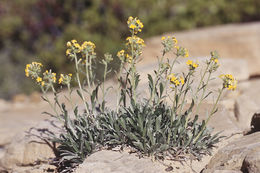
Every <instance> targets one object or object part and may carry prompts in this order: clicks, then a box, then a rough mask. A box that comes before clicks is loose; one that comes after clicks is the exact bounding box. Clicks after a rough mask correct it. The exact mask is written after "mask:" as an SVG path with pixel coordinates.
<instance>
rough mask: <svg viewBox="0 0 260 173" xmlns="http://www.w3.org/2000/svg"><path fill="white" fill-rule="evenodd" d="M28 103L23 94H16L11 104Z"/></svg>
mask: <svg viewBox="0 0 260 173" xmlns="http://www.w3.org/2000/svg"><path fill="white" fill-rule="evenodd" d="M26 101H28V97H27V96H26V95H25V94H17V95H15V96H13V98H12V102H14V103H17V102H26Z"/></svg>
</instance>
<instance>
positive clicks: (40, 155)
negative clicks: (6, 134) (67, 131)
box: [0, 121, 59, 170]
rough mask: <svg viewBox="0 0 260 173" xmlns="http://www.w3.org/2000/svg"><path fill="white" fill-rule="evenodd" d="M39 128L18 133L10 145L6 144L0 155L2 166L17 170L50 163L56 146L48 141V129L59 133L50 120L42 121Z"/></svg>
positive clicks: (0, 164) (0, 165)
mask: <svg viewBox="0 0 260 173" xmlns="http://www.w3.org/2000/svg"><path fill="white" fill-rule="evenodd" d="M36 127H37V128H33V129H30V130H28V131H25V132H23V131H22V132H20V133H18V134H17V135H16V136H15V137H14V138H13V139H12V141H11V143H10V144H9V145H6V146H5V148H4V151H3V153H2V157H0V167H2V168H4V169H6V170H15V169H17V167H26V166H35V165H40V164H41V163H48V162H49V161H50V159H52V158H54V157H55V154H54V150H53V149H54V148H53V147H54V146H53V144H52V143H46V142H45V141H44V137H46V132H47V131H52V132H54V134H59V130H58V129H56V128H54V127H53V126H52V125H51V124H50V121H43V122H40V123H39V124H38V125H37V126H36Z"/></svg>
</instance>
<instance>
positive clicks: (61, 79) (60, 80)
mask: <svg viewBox="0 0 260 173" xmlns="http://www.w3.org/2000/svg"><path fill="white" fill-rule="evenodd" d="M63 78H64V76H63V74H61V75H60V78H59V84H61V83H62V82H63Z"/></svg>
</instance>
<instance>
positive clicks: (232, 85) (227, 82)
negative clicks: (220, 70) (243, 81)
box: [219, 74, 237, 90]
mask: <svg viewBox="0 0 260 173" xmlns="http://www.w3.org/2000/svg"><path fill="white" fill-rule="evenodd" d="M219 77H220V78H221V79H222V80H223V88H227V89H228V90H235V89H236V88H237V80H235V78H234V77H233V76H232V75H231V74H225V75H224V74H222V75H220V76H219Z"/></svg>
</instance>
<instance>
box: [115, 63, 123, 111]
mask: <svg viewBox="0 0 260 173" xmlns="http://www.w3.org/2000/svg"><path fill="white" fill-rule="evenodd" d="M122 70H123V62H122V61H121V63H120V69H119V77H118V89H117V92H116V103H117V105H116V112H117V113H118V110H119V105H120V98H119V94H120V90H121V87H122V86H121V82H120V78H121V75H122Z"/></svg>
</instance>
